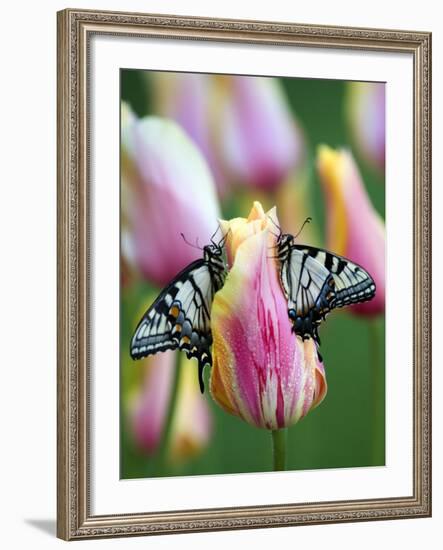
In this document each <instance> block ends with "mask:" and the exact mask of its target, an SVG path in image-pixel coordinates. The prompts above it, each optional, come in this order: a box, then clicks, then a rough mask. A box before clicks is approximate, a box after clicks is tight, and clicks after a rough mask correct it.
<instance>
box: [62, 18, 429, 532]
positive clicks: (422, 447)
mask: <svg viewBox="0 0 443 550" xmlns="http://www.w3.org/2000/svg"><path fill="white" fill-rule="evenodd" d="M57 16H58V18H57V24H58V60H57V71H58V104H57V106H58V166H57V180H58V184H57V193H58V199H57V203H58V218H57V227H58V245H57V246H58V249H57V254H58V273H57V276H58V320H57V324H58V352H57V353H58V372H57V377H58V378H57V382H58V383H57V386H58V389H57V417H58V435H57V437H58V472H57V487H58V495H57V534H58V536H59V537H60V538H62V539H65V540H72V539H84V538H98V537H114V536H129V535H141V534H145V535H154V534H167V533H185V532H197V531H216V530H228V529H250V528H263V527H277V526H289V525H308V524H319V523H335V522H353V521H367V520H382V519H401V518H414V517H427V516H430V515H431V431H430V428H431V34H430V33H427V32H410V31H398V30H378V29H363V28H346V27H328V26H314V25H301V24H288V23H276V22H259V21H234V20H221V19H206V18H200V17H187V16H186V17H181V16H169V15H151V14H135V13H132V14H130V13H117V12H104V11H89V10H76V9H68V10H64V11H61V12H59V13H58V14H57ZM97 35H100V36H107V37H110V38H111V37H118V36H120V37H123V36H124V37H127V38H128V39H131V38H135V39H137V40H142V39H143V38H149V39H154V40H159V41H161V40H163V39H165V38H167V39H179V40H192V41H200V42H202V43H208V42H209V43H210V42H214V43H233V44H234V43H237V44H238V43H243V44H249V45H256V46H265V45H266V46H270V47H275V48H278V47H283V46H284V47H304V48H319V49H321V50H322V51H323V50H325V51H326V50H328V49H334V50H340V49H343V50H346V51H355V52H362V51H368V52H380V54H396V53H401V54H408V55H409V56H411V57H412V63H413V82H412V83H411V87H412V91H413V150H412V166H413V177H412V179H413V192H412V195H413V220H412V226H413V231H412V234H411V235H409V234H408V235H406V238H407V239H409V243H410V249H411V251H412V258H413V260H412V262H413V266H412V269H413V276H412V277H413V296H408V297H406V300H409V302H412V318H413V334H411V339H412V349H413V356H412V359H411V363H412V372H411V375H412V380H411V384H412V396H413V404H412V424H413V426H412V435H411V437H412V441H413V451H412V469H411V471H410V477H411V479H412V493H411V494H407V495H405V496H395V497H392V498H386V497H383V498H369V499H368V498H362V499H353V500H332V501H321V502H295V503H284V504H269V505H263V504H260V505H254V506H232V507H215V508H198V509H186V510H163V509H158V510H156V511H153V512H149V513H148V512H145V511H144V510H139V511H138V512H136V513H118V512H116V513H112V514H108V515H106V514H95V513H93V511H92V506H91V499H92V498H93V495H91V476H92V475H93V472H91V458H90V454H89V453H90V440H91V437H92V435H91V430H92V428H91V392H90V385H91V361H90V350H91V346H92V345H93V342H92V338H91V325H92V324H93V323H94V318H93V316H92V315H91V292H92V289H91V282H90V270H91V246H90V242H91V231H92V229H91V228H92V224H91V220H92V217H93V215H94V211H93V209H92V205H91V197H90V195H91V189H90V182H91V166H90V148H91V145H93V144H91V140H90V130H91V120H90V108H91V107H90V103H89V96H90V87H91V82H90V79H91V72H90V71H91V63H90V48H91V40H92V38H93V37H94V36H97ZM158 481H159V483H161V480H158ZM154 509H155V506H154Z"/></svg>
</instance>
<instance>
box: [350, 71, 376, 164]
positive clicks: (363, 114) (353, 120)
mask: <svg viewBox="0 0 443 550" xmlns="http://www.w3.org/2000/svg"><path fill="white" fill-rule="evenodd" d="M385 88H386V85H385V84H384V83H382V82H350V83H348V95H347V102H346V108H347V117H348V122H349V127H350V130H351V133H352V137H353V140H354V143H355V145H356V148H357V151H358V153H359V154H360V155H361V156H362V157H363V158H364V160H365V161H366V162H367V163H368V164H369V165H371V166H373V167H375V168H376V169H378V170H380V171H384V168H385V147H386V130H385V93H386V92H385Z"/></svg>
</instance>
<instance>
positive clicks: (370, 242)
mask: <svg viewBox="0 0 443 550" xmlns="http://www.w3.org/2000/svg"><path fill="white" fill-rule="evenodd" d="M317 164H318V170H319V173H320V179H321V182H322V185H323V189H324V191H325V196H326V203H327V209H326V214H327V248H328V249H329V250H331V251H332V252H335V253H336V254H339V255H341V256H345V257H346V258H349V259H350V260H352V261H354V262H356V263H357V264H359V265H361V266H362V267H363V268H364V269H366V270H367V271H368V272H369V274H370V275H371V277H372V278H373V279H374V281H375V285H376V294H375V297H374V298H373V299H372V300H371V301H369V302H365V303H362V304H357V305H355V306H352V308H351V310H352V311H353V312H354V313H361V314H367V315H374V314H378V313H382V312H383V311H384V308H385V284H386V283H385V228H384V223H383V220H382V218H381V217H380V215H379V214H378V212H377V211H376V210H375V208H374V207H373V206H372V204H371V202H370V199H369V196H368V194H367V192H366V189H365V186H364V183H363V181H362V179H361V176H360V173H359V171H358V168H357V165H356V164H355V161H354V159H353V157H352V155H351V153H349V152H348V151H345V150H341V151H334V150H333V149H331V148H329V147H327V146H325V145H323V146H321V147H319V150H318V163H317Z"/></svg>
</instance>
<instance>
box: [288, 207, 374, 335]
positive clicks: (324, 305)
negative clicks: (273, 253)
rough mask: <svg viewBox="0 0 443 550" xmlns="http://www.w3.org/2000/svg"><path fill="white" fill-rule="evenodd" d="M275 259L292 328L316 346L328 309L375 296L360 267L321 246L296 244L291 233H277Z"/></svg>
mask: <svg viewBox="0 0 443 550" xmlns="http://www.w3.org/2000/svg"><path fill="white" fill-rule="evenodd" d="M307 221H310V219H309V218H308V220H307ZM277 258H278V260H279V262H280V269H279V271H280V273H279V274H280V282H281V285H282V288H283V290H284V293H285V295H286V298H287V300H288V315H289V319H290V320H291V322H292V331H293V332H295V334H298V335H299V336H301V337H302V339H303V340H305V339H307V338H310V337H312V338H313V339H314V340H315V341H316V342H317V344H318V345H320V337H319V335H318V327H319V325H320V323H321V321H323V320H324V319H325V318H326V315H327V314H328V313H329V312H330V311H331V310H332V309H335V308H339V307H343V306H347V305H351V304H357V303H360V302H366V301H368V300H371V299H372V298H373V297H374V296H375V282H374V280H373V279H372V277H371V276H370V275H369V273H368V272H367V271H366V270H365V269H363V267H361V266H360V265H357V264H355V263H354V262H351V261H350V260H348V259H347V258H343V257H342V256H338V255H336V254H333V253H332V252H328V251H327V250H324V249H322V248H315V247H313V246H306V245H302V244H296V243H295V237H294V236H293V235H290V234H287V233H280V234H279V235H278V237H277Z"/></svg>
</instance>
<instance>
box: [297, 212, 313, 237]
mask: <svg viewBox="0 0 443 550" xmlns="http://www.w3.org/2000/svg"><path fill="white" fill-rule="evenodd" d="M311 222H312V218H311V217H310V216H308V217H307V218H306V220H305V221H304V222H303V224H302V226H301V227H300V229H299V231H298V233H297V235H295V236H294V239H296V238H297V237H298V236H299V235H300V233H301V232H302V231H303V227H304V226H305V225H306V224H307V223H311Z"/></svg>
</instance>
